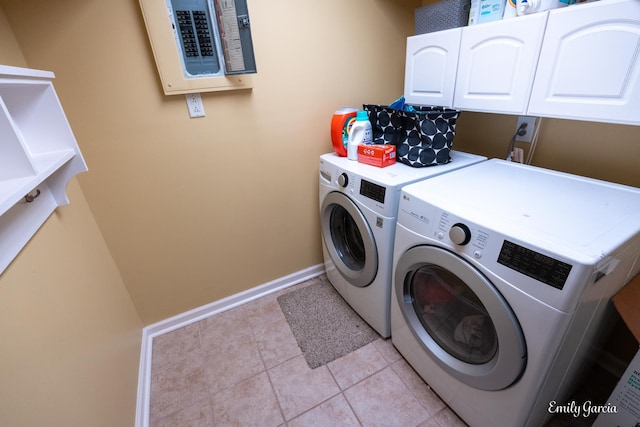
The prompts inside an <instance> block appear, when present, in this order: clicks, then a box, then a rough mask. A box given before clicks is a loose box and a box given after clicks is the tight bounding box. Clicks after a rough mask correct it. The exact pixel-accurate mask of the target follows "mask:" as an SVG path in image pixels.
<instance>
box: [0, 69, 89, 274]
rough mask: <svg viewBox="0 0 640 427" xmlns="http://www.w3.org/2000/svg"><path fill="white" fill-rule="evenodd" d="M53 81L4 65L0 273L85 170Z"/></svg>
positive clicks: (0, 76) (0, 78) (0, 72)
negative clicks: (76, 177)
mask: <svg viewBox="0 0 640 427" xmlns="http://www.w3.org/2000/svg"><path fill="white" fill-rule="evenodd" d="M53 78H54V75H53V73H51V72H48V71H40V70H31V69H25V68H18V67H9V66H3V65H0V274H1V273H2V272H3V271H4V270H5V268H6V267H7V266H8V265H9V263H10V262H11V261H12V260H13V259H14V258H15V256H16V255H17V254H18V253H19V252H20V250H22V248H23V247H24V245H25V244H26V243H27V242H28V241H29V239H31V237H32V236H33V235H34V234H35V232H36V231H37V230H38V229H39V228H40V226H41V225H42V224H43V223H44V222H45V221H46V219H47V218H48V217H49V215H51V213H52V212H53V211H54V210H55V209H56V207H57V206H60V205H64V204H67V203H69V200H68V199H67V196H66V186H67V183H68V182H69V180H70V179H71V178H72V177H73V176H74V175H76V174H78V173H80V172H84V171H86V170H87V165H86V164H85V161H84V159H83V157H82V154H81V152H80V150H79V148H78V145H77V143H76V140H75V137H74V135H73V132H72V131H71V128H70V126H69V123H68V122H67V119H66V116H65V114H64V111H63V110H62V107H61V105H60V102H59V100H58V97H57V95H56V93H55V90H54V88H53V84H52V79H53ZM25 196H30V197H25ZM27 199H29V201H27Z"/></svg>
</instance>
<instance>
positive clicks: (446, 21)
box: [415, 0, 471, 35]
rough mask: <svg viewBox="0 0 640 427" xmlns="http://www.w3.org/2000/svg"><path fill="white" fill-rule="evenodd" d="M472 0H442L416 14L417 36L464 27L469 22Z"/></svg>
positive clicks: (420, 9) (417, 11) (417, 10)
mask: <svg viewBox="0 0 640 427" xmlns="http://www.w3.org/2000/svg"><path fill="white" fill-rule="evenodd" d="M469 9H471V0H442V1H439V2H438V3H434V4H430V5H427V6H424V7H421V8H419V9H416V12H415V20H416V22H415V25H416V35H417V34H425V33H432V32H434V31H442V30H448V29H450V28H458V27H464V26H465V25H467V24H468V22H469Z"/></svg>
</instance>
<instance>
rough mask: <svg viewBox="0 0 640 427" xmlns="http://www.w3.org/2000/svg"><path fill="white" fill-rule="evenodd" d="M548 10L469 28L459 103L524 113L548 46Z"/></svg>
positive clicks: (463, 44) (462, 58)
mask: <svg viewBox="0 0 640 427" xmlns="http://www.w3.org/2000/svg"><path fill="white" fill-rule="evenodd" d="M547 15H548V13H547V12H543V13H537V14H534V15H528V16H522V17H518V18H517V19H509V20H504V21H497V22H490V23H486V24H480V25H474V26H470V27H465V28H464V29H463V31H462V40H461V42H460V58H459V62H458V77H457V79H456V87H455V97H454V103H453V105H454V107H455V108H458V109H462V110H472V111H487V112H495V113H507V114H524V113H525V112H526V111H527V106H528V102H529V96H530V94H531V87H532V86H533V78H534V75H535V69H536V66H537V64H538V56H539V54H540V47H541V45H542V38H543V34H544V28H545V24H546V19H547Z"/></svg>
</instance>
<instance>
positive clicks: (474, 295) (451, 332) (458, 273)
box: [394, 245, 527, 390]
mask: <svg viewBox="0 0 640 427" xmlns="http://www.w3.org/2000/svg"><path fill="white" fill-rule="evenodd" d="M394 280H395V283H394V293H395V298H397V301H398V303H399V306H400V311H401V313H402V316H403V318H404V321H405V322H406V323H407V325H408V327H409V329H410V330H411V332H412V334H413V336H414V337H415V339H416V340H417V341H418V343H419V344H420V345H421V347H422V348H423V349H424V350H425V352H426V354H425V356H428V357H431V358H432V360H434V361H435V362H436V363H437V364H438V365H439V366H440V367H441V368H442V369H443V370H444V371H445V372H447V373H449V374H450V375H451V376H453V377H454V378H457V379H458V380H459V381H461V382H463V383H464V384H466V385H469V386H471V387H475V388H478V389H481V390H502V389H504V388H506V387H509V386H510V385H511V384H513V383H514V382H515V381H517V380H518V378H520V376H521V375H522V373H523V372H524V369H525V366H526V361H527V351H526V345H525V341H524V335H523V333H522V329H521V327H520V323H519V322H518V320H517V318H516V316H515V314H514V313H513V311H512V310H511V307H510V306H509V304H508V303H507V301H506V300H505V299H504V298H503V297H502V295H501V294H500V292H498V290H497V289H496V288H495V286H494V285H493V284H492V283H491V282H490V281H489V279H487V278H486V277H485V276H484V275H483V274H482V273H481V272H480V271H479V270H478V269H476V268H475V267H474V266H473V265H471V264H470V263H468V262H467V261H465V260H464V259H462V258H460V257H459V256H458V255H456V254H455V253H453V252H450V251H448V250H446V249H443V248H439V247H436V246H429V245H424V246H416V247H413V248H411V249H409V250H408V251H407V252H405V253H404V254H402V256H401V257H400V259H399V260H398V263H397V265H396V270H395V277H394Z"/></svg>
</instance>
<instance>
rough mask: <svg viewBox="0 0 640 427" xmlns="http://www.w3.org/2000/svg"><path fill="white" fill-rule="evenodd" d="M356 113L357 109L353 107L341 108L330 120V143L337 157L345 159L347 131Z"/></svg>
mask: <svg viewBox="0 0 640 427" xmlns="http://www.w3.org/2000/svg"><path fill="white" fill-rule="evenodd" d="M357 113H358V109H357V108H354V107H343V108H341V109H339V110H338V111H336V112H335V113H333V117H332V118H331V143H332V144H333V149H334V151H335V152H336V154H337V155H338V156H342V157H347V144H348V142H349V131H350V130H351V125H352V124H353V122H354V121H355V120H356V114H357Z"/></svg>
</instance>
